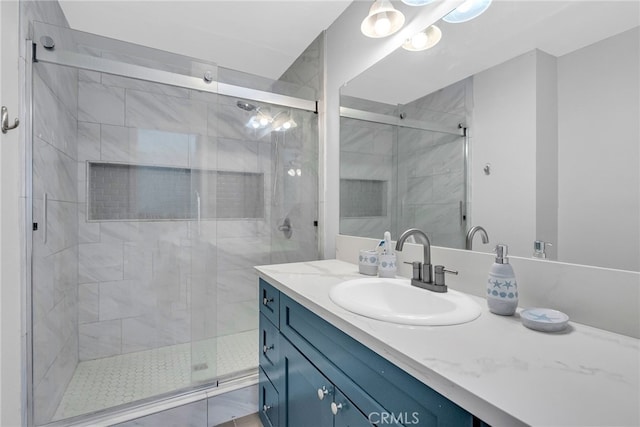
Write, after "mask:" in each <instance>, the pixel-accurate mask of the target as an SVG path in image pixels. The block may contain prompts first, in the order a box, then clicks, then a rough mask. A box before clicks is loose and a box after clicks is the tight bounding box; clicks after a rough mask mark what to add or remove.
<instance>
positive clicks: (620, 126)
mask: <svg viewBox="0 0 640 427" xmlns="http://www.w3.org/2000/svg"><path fill="white" fill-rule="evenodd" d="M638 76H640V30H639V29H638V27H636V28H635V29H633V30H629V31H626V32H624V33H622V34H620V35H618V36H615V37H611V38H609V39H606V40H603V41H602V42H599V43H596V44H594V45H591V46H588V47H586V48H583V49H580V50H578V51H576V52H573V53H570V54H567V55H565V56H563V57H560V58H559V59H558V106H559V117H560V120H559V123H560V124H559V129H558V135H559V141H560V143H559V154H558V156H559V164H560V166H559V171H560V173H559V176H558V180H559V182H558V188H559V191H558V196H559V200H560V206H559V212H558V222H559V241H560V242H559V257H560V259H562V260H563V261H567V262H576V263H580V264H589V265H599V266H607V267H614V268H620V269H626V270H634V271H639V270H640V208H639V206H640V202H639V200H640V188H639V186H640V175H639V170H640V155H639V151H640V143H639V141H640V125H639V122H638V117H640V107H639V106H640V79H639V78H638ZM585 88H589V89H588V90H585ZM594 101H597V102H594ZM585 188H586V189H588V190H587V191H585Z"/></svg>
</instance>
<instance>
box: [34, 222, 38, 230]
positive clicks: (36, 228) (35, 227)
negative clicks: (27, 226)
mask: <svg viewBox="0 0 640 427" xmlns="http://www.w3.org/2000/svg"><path fill="white" fill-rule="evenodd" d="M33 231H38V223H37V222H34V223H33Z"/></svg>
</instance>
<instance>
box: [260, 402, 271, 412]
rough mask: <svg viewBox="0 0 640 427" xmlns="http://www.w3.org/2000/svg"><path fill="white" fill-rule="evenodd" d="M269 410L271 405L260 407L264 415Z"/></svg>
mask: <svg viewBox="0 0 640 427" xmlns="http://www.w3.org/2000/svg"><path fill="white" fill-rule="evenodd" d="M269 409H271V405H267V404H266V403H265V404H264V405H263V406H262V412H264V413H265V414H266V413H267V411H268V410H269Z"/></svg>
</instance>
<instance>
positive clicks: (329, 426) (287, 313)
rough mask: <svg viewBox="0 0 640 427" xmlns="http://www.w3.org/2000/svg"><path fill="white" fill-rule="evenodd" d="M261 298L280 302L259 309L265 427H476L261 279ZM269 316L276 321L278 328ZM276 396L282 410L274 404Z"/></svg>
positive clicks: (449, 404) (428, 390) (458, 411)
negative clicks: (269, 313) (266, 312)
mask: <svg viewBox="0 0 640 427" xmlns="http://www.w3.org/2000/svg"><path fill="white" fill-rule="evenodd" d="M263 290H264V291H263ZM260 292H261V296H262V295H263V292H266V293H265V295H267V296H268V297H269V298H268V299H270V298H274V301H275V300H276V299H277V300H278V301H279V306H278V307H277V308H275V307H273V306H271V307H268V305H267V306H264V305H263V304H262V302H263V301H261V306H260V311H261V315H260V330H261V334H262V336H263V337H266V338H261V339H262V341H265V342H266V344H264V343H263V342H261V343H260V344H261V354H260V390H261V392H260V393H261V394H260V409H261V412H260V417H261V419H262V422H263V424H264V425H265V426H266V427H307V426H313V427H365V426H371V425H376V426H403V425H404V426H437V427H445V426H450V427H472V426H474V425H479V420H478V419H475V418H474V417H473V416H472V415H471V414H470V413H469V412H467V411H465V410H464V409H462V408H460V407H459V406H457V405H456V404H454V403H453V402H451V401H449V400H448V399H446V398H445V397H443V396H442V395H440V394H439V393H437V392H435V391H434V390H432V389H431V388H429V387H427V386H426V385H424V384H423V383H421V382H420V381H418V380H417V379H415V378H414V377H412V376H411V375H409V374H407V373H406V372H405V371H403V370H401V369H400V368H398V367H397V366H395V365H394V364H392V363H391V362H389V361H387V360H386V359H384V358H383V357H381V356H380V355H378V354H377V353H375V352H373V351H371V350H370V349H368V348H367V347H365V346H364V345H363V344H361V343H360V342H358V341H356V340H355V339H353V338H351V337H350V336H349V335H347V334H345V333H344V332H342V331H340V330H339V329H337V328H336V327H334V326H333V325H331V324H329V323H328V322H326V321H325V320H323V319H322V318H320V317H318V316H317V315H315V314H314V313H312V312H311V311H309V310H308V309H306V308H305V307H303V306H302V305H300V304H298V303H297V302H295V301H294V300H293V299H291V298H289V297H288V296H287V295H286V294H284V293H280V292H278V291H277V290H276V289H275V288H273V287H272V286H271V285H269V284H268V283H267V282H265V281H264V280H262V279H261V280H260ZM276 293H277V294H278V295H277V296H273V295H274V294H276ZM263 307H264V308H263ZM267 309H268V310H269V312H271V313H277V314H278V317H279V319H278V321H277V324H276V323H273V322H272V321H271V319H272V318H273V315H272V316H271V317H267V316H266V315H265V313H264V310H267ZM276 334H277V340H275V338H274V337H273V336H274V335H276ZM274 340H275V341H274ZM271 343H273V348H271V345H272V344H271ZM265 346H266V347H265ZM265 349H266V354H265ZM276 355H277V357H276ZM273 396H276V397H277V403H274V401H273V398H272V400H271V401H269V398H270V397H273Z"/></svg>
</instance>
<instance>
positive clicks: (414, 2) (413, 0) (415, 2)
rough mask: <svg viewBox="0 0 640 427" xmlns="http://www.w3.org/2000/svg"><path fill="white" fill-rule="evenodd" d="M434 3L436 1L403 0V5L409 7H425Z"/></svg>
mask: <svg viewBox="0 0 640 427" xmlns="http://www.w3.org/2000/svg"><path fill="white" fill-rule="evenodd" d="M433 2H434V0H402V3H404V4H408V5H409V6H424V5H427V4H429V3H433Z"/></svg>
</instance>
